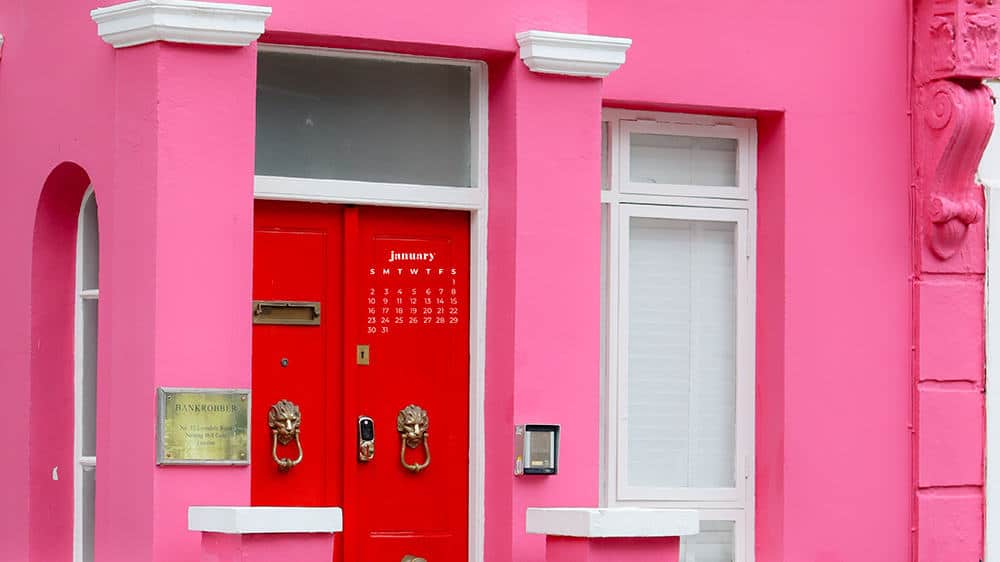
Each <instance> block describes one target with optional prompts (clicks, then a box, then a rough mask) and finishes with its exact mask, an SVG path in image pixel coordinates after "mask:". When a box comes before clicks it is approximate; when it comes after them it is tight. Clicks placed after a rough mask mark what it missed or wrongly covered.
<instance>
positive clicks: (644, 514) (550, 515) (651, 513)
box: [526, 507, 700, 538]
mask: <svg viewBox="0 0 1000 562" xmlns="http://www.w3.org/2000/svg"><path fill="white" fill-rule="evenodd" d="M526 528H527V531H528V532H529V533H534V534H538V535H558V536H563V537H586V538H627V537H682V536H686V535H695V534H698V530H699V528H700V527H699V523H698V512H697V511H695V510H693V509H652V508H632V507H609V508H586V507H550V508H538V507H529V508H528V517H527V522H526Z"/></svg>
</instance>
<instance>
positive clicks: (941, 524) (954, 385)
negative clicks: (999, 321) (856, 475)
mask: <svg viewBox="0 0 1000 562" xmlns="http://www.w3.org/2000/svg"><path fill="white" fill-rule="evenodd" d="M915 15H916V17H915V19H914V31H913V37H914V50H913V53H914V58H913V86H914V88H913V93H912V100H911V103H912V105H913V141H914V142H913V148H914V169H913V181H914V187H915V188H916V189H914V190H911V193H912V194H913V195H912V196H913V204H912V208H913V210H914V218H913V224H914V227H915V232H914V234H915V236H914V252H913V256H914V264H913V266H914V269H913V309H914V324H915V327H916V330H915V333H914V351H915V352H914V356H913V361H914V379H915V392H914V405H913V407H914V413H915V416H914V418H915V419H914V420H913V421H914V429H915V432H914V465H915V469H916V470H915V474H914V488H915V492H914V493H915V498H914V509H915V513H914V530H915V531H916V534H915V547H916V548H915V557H914V558H915V560H917V561H918V562H939V561H945V560H949V561H950V560H979V559H981V558H982V555H983V509H984V507H983V502H984V497H983V496H984V494H983V461H984V459H983V450H984V437H983V434H984V425H985V412H984V401H983V390H984V388H983V384H984V381H983V379H984V360H985V348H984V343H983V342H984V337H985V317H984V311H983V300H984V298H983V292H984V283H985V279H984V272H985V257H986V236H985V229H984V220H983V218H984V217H983V216H984V211H983V191H982V188H981V187H980V186H979V185H977V184H976V181H975V175H976V169H977V168H978V166H979V161H980V158H981V157H982V154H983V150H984V149H985V148H986V143H987V141H988V139H989V137H990V131H991V130H992V126H993V104H992V98H991V94H990V90H989V88H987V87H986V86H984V85H983V84H981V83H980V80H981V79H984V78H988V77H991V76H997V75H998V74H1000V62H998V54H1000V52H998V49H997V44H996V42H995V41H987V40H986V39H983V38H980V36H979V35H978V34H979V29H980V27H978V26H979V25H980V24H979V22H982V21H989V22H995V21H996V19H997V17H1000V6H996V5H993V4H992V3H986V2H977V3H971V2H964V1H961V0H934V1H931V0H917V1H916V3H915ZM942 30H944V31H942Z"/></svg>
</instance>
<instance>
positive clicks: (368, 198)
mask: <svg viewBox="0 0 1000 562" xmlns="http://www.w3.org/2000/svg"><path fill="white" fill-rule="evenodd" d="M259 50H260V51H262V52H267V51H276V52H299V53H307V54H314V55H317V56H334V57H348V58H374V59H383V60H405V61H408V62H424V63H432V64H454V65H462V66H468V67H470V69H471V71H472V76H471V78H472V84H471V86H472V87H471V88H470V90H471V91H470V104H472V105H471V110H470V114H471V119H472V120H474V122H475V125H474V126H473V127H472V135H473V137H472V140H473V142H475V143H476V147H475V149H474V150H472V154H473V156H474V160H473V161H474V163H475V165H476V166H477V168H476V169H473V170H472V175H471V177H472V178H474V179H475V180H476V184H475V187H454V186H426V185H408V184H385V183H375V182H358V181H343V180H314V179H308V178H288V177H274V176H256V177H255V178H254V197H255V198H257V199H275V200H287V201H306V202H318V203H341V204H359V205H382V206H394V207H413V208H426V209H453V210H466V211H470V213H469V214H470V219H471V220H470V221H469V223H470V224H469V229H470V240H469V245H470V256H469V258H470V275H469V290H470V293H471V294H470V297H469V298H470V303H472V306H471V307H470V308H471V310H470V311H469V371H470V372H469V383H470V384H469V523H468V526H469V560H470V561H472V562H482V560H484V559H485V537H486V527H485V525H486V523H485V521H486V513H485V506H486V478H485V474H486V421H485V414H484V412H485V404H486V398H485V396H486V275H487V263H486V254H487V233H488V228H487V227H488V218H489V215H488V205H487V203H488V192H487V178H488V175H489V168H488V158H487V156H488V144H487V140H488V138H489V131H488V126H489V107H488V97H489V84H488V72H487V68H486V65H485V64H483V63H482V62H480V61H468V60H458V59H439V58H433V57H418V56H411V55H400V54H395V53H380V52H370V51H343V50H338V49H321V48H311V47H290V46H284V45H261V46H260V47H259Z"/></svg>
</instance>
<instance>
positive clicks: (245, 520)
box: [188, 505, 344, 535]
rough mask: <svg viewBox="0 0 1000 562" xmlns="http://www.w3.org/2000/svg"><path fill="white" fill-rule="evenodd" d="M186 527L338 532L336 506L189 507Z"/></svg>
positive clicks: (340, 527)
mask: <svg viewBox="0 0 1000 562" xmlns="http://www.w3.org/2000/svg"><path fill="white" fill-rule="evenodd" d="M188 530H190V531H201V532H204V533H225V534H229V535H247V534H262V533H339V532H341V531H343V530H344V516H343V513H342V512H341V510H340V508H339V507H228V506H205V505H192V506H190V507H188Z"/></svg>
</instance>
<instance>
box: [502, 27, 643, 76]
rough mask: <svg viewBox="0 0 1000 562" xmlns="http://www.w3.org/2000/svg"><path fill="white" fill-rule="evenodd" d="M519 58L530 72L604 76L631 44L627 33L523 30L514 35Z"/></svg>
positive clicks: (613, 67) (621, 62)
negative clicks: (608, 33) (585, 33)
mask: <svg viewBox="0 0 1000 562" xmlns="http://www.w3.org/2000/svg"><path fill="white" fill-rule="evenodd" d="M515 37H516V38H517V44H518V45H519V46H520V48H521V60H523V61H524V64H526V65H527V66H528V68H529V69H531V70H532V71H533V72H541V73H545V74H563V75H566V76H586V77H590V78H604V77H605V76H607V75H608V74H611V73H612V72H614V71H615V70H618V67H619V66H621V65H622V64H623V63H624V62H625V51H627V50H628V48H629V47H630V46H631V45H632V40H631V39H628V38H626V37H605V36H601V35H584V34H580V33H557V32H555V31H538V30H531V31H522V32H520V33H518V34H517V35H515Z"/></svg>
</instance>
